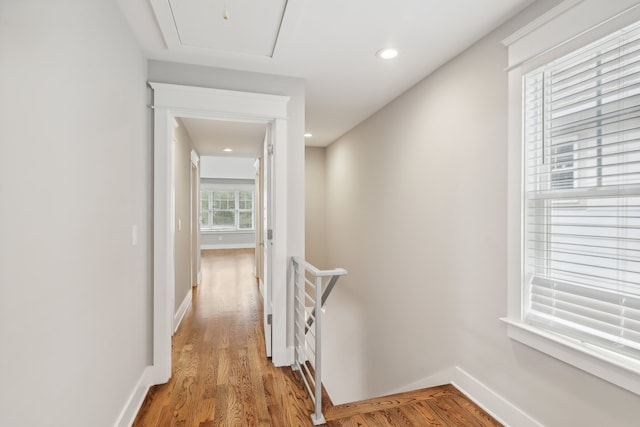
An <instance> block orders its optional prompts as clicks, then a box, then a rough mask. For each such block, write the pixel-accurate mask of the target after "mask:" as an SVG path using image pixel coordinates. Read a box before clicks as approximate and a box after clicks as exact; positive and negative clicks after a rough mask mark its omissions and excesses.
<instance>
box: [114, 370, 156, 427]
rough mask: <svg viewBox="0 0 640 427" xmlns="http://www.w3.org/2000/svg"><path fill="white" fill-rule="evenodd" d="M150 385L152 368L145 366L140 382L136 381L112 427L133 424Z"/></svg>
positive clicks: (126, 426)
mask: <svg viewBox="0 0 640 427" xmlns="http://www.w3.org/2000/svg"><path fill="white" fill-rule="evenodd" d="M152 384H153V375H152V367H151V366H147V367H146V368H145V369H144V371H142V375H141V376H140V380H138V383H137V384H136V385H135V387H134V388H133V391H132V392H131V394H130V395H129V398H128V399H127V403H125V405H124V408H122V411H121V412H120V415H119V416H118V419H117V420H116V422H115V424H114V427H131V424H133V421H134V420H135V419H136V415H138V411H139V410H140V408H141V407H142V403H143V402H144V399H145V397H147V393H148V392H149V388H150V387H151V385H152Z"/></svg>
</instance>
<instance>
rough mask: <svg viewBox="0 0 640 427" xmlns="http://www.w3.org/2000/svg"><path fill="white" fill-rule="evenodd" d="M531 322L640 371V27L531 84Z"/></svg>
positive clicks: (546, 70)
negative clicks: (637, 365)
mask: <svg viewBox="0 0 640 427" xmlns="http://www.w3.org/2000/svg"><path fill="white" fill-rule="evenodd" d="M523 105H524V115H523V118H524V123H523V124H524V127H523V131H524V136H523V139H524V147H523V161H524V170H523V179H524V201H523V203H524V205H523V209H522V212H523V216H524V218H523V223H524V234H523V241H522V246H523V253H524V265H523V270H524V271H523V273H524V283H523V288H522V297H523V313H522V314H523V321H524V322H526V323H527V324H529V325H531V326H533V327H535V328H540V329H542V330H545V331H547V332H549V333H552V334H557V335H559V336H562V337H566V338H569V339H572V340H575V341H576V342H579V343H580V344H581V345H584V346H587V347H592V348H600V349H603V351H606V352H612V353H615V354H618V355H624V356H626V357H630V358H633V359H636V360H640V25H637V24H636V25H634V26H631V27H628V28H626V29H624V30H622V31H619V32H617V33H615V34H612V35H611V36H608V37H605V38H603V39H601V40H599V41H597V42H595V43H592V44H590V45H588V46H586V47H584V48H582V49H580V50H578V51H575V52H573V53H570V54H568V55H565V56H563V57H561V58H559V59H557V60H554V61H552V62H550V63H548V64H546V65H544V66H542V67H540V68H538V69H535V70H533V71H531V72H528V73H527V74H525V75H524V76H523Z"/></svg>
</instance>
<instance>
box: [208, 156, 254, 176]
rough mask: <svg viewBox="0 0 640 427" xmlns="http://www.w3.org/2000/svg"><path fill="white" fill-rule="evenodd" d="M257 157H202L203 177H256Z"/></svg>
mask: <svg viewBox="0 0 640 427" xmlns="http://www.w3.org/2000/svg"><path fill="white" fill-rule="evenodd" d="M255 162H256V159H252V158H246V157H219V156H202V157H200V164H201V166H200V177H201V178H224V179H252V180H253V179H256V168H254V167H253V165H254V163H255Z"/></svg>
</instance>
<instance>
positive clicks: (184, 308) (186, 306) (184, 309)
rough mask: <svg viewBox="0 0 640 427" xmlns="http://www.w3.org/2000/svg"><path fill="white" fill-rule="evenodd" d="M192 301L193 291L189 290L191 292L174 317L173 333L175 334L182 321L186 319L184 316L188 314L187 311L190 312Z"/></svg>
mask: <svg viewBox="0 0 640 427" xmlns="http://www.w3.org/2000/svg"><path fill="white" fill-rule="evenodd" d="M192 300H193V294H192V292H191V290H189V292H187V295H185V297H184V299H183V300H182V303H181V304H180V307H178V310H177V311H176V314H174V316H173V333H174V334H175V333H176V331H177V330H178V328H179V327H180V323H182V319H183V318H184V315H185V314H187V310H189V307H191V301H192Z"/></svg>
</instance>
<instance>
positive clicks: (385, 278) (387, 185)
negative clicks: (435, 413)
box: [323, 1, 640, 427]
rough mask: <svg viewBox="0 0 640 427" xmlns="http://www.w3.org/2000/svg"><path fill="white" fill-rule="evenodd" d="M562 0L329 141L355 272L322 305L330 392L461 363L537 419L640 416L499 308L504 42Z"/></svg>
mask: <svg viewBox="0 0 640 427" xmlns="http://www.w3.org/2000/svg"><path fill="white" fill-rule="evenodd" d="M556 3H557V2H556V1H538V2H536V3H534V4H533V6H532V7H531V8H530V9H528V10H526V11H525V12H523V14H521V15H520V16H518V17H516V18H515V19H514V20H512V21H510V22H509V23H507V24H506V25H505V26H503V27H501V28H500V29H498V30H497V31H495V32H493V33H492V34H490V35H488V36H487V37H486V38H484V39H483V40H481V41H480V42H479V43H477V44H476V45H475V46H473V47H472V48H470V49H469V50H467V51H466V52H464V53H463V54H461V55H459V56H458V57H456V58H455V59H453V60H452V61H451V62H449V63H448V64H446V65H445V66H444V67H442V68H441V69H439V70H438V71H437V72H435V73H433V74H432V75H431V76H429V77H428V78H426V79H425V80H424V81H422V82H420V83H419V84H417V85H416V86H415V87H414V88H412V89H411V90H409V91H408V92H407V93H405V94H404V95H402V96H401V97H399V98H398V99H397V100H396V101H394V102H393V103H391V104H390V105H388V106H386V107H385V108H383V109H382V110H381V111H380V112H378V113H377V114H375V115H374V116H373V117H371V118H370V119H368V120H367V121H365V122H363V123H362V124H361V125H360V126H358V127H357V128H355V129H354V130H352V131H351V132H349V133H348V134H346V135H345V136H344V137H342V138H340V139H339V140H338V141H337V142H336V143H334V144H333V145H331V146H330V147H329V148H328V150H327V176H328V187H327V194H328V198H327V208H328V215H327V221H328V223H327V226H328V230H329V234H328V241H329V247H330V248H331V251H329V263H330V264H332V265H339V266H341V267H344V268H346V269H348V270H349V275H348V276H347V277H346V278H345V280H344V281H343V282H341V284H340V285H338V288H337V291H336V293H334V294H333V295H332V300H331V301H329V303H328V304H327V313H326V317H325V318H327V319H331V320H328V321H326V323H325V335H324V336H325V338H327V341H328V343H327V344H326V347H325V348H327V347H330V348H332V351H339V352H340V354H339V357H338V356H335V355H332V356H331V357H333V358H334V359H335V360H332V361H331V362H330V363H329V364H328V366H326V367H325V369H324V371H323V372H324V373H326V374H327V375H328V376H329V378H328V379H329V380H330V382H331V383H327V384H326V385H327V389H328V391H329V394H331V395H332V397H333V394H334V390H338V393H340V394H342V395H345V394H347V393H346V391H348V392H349V394H350V396H348V397H365V396H372V395H376V394H382V393H387V392H389V391H393V390H395V389H398V388H403V387H405V386H406V385H409V384H411V383H414V382H415V383H414V384H417V385H420V384H428V383H429V382H430V381H431V379H432V378H431V377H432V376H434V375H435V376H436V377H439V376H440V377H442V375H441V374H442V373H445V374H446V373H447V372H450V371H451V369H452V368H453V367H454V366H457V367H459V368H461V369H463V370H464V371H466V372H467V373H468V374H470V375H471V376H473V377H475V378H476V379H477V380H479V381H480V382H481V383H482V384H483V385H484V386H486V387H488V388H489V389H491V390H493V391H494V392H496V393H497V394H498V395H500V396H502V397H503V398H505V399H507V400H508V401H510V402H511V403H512V404H514V405H515V406H516V407H517V408H520V409H521V410H523V411H524V412H525V413H527V414H529V415H530V416H532V417H533V418H534V419H536V420H538V421H539V422H540V423H542V424H543V425H545V426H550V427H553V426H557V427H572V426H575V427H578V426H580V427H583V426H596V425H606V426H617V427H622V426H636V425H638V407H640V396H637V395H634V394H632V393H630V392H627V391H625V390H622V389H620V388H618V387H616V386H613V385H611V384H610V383H607V382H605V381H603V380H600V379H598V378H596V377H593V376H592V375H589V374H586V373H584V372H582V371H580V370H578V369H576V368H573V367H571V366H568V365H566V364H564V363H562V362H560V361H558V360H556V359H553V358H551V357H548V356H546V355H544V354H542V353H539V352H537V351H535V350H533V349H530V348H528V347H526V346H523V345H521V344H518V343H517V342H514V341H512V340H510V339H509V338H507V336H506V332H505V326H504V325H503V324H502V323H501V322H500V321H499V320H498V318H499V317H502V316H504V315H505V314H506V310H507V283H506V272H507V264H506V258H507V225H506V220H507V217H506V214H507V210H506V207H507V74H506V72H505V70H504V69H505V66H506V63H507V53H506V49H505V48H504V47H503V46H502V45H501V44H500V40H502V39H503V38H504V37H506V36H507V35H509V34H511V33H512V32H513V31H515V30H516V29H517V28H519V27H520V26H522V25H524V24H525V23H527V22H529V21H530V20H532V19H534V18H535V17H536V16H539V15H540V14H542V13H543V12H544V11H546V10H548V9H549V8H550V7H551V6H552V5H554V4H556ZM336 300H338V301H336ZM353 311H356V312H359V313H361V315H360V316H359V318H360V319H361V322H360V324H358V323H357V322H356V324H355V326H354V322H353V319H352V317H353V316H352V315H351V314H350V313H352V312H353ZM356 320H357V319H356ZM347 334H349V335H348V336H349V337H352V338H353V339H352V340H349V339H347ZM338 344H339V345H341V346H342V347H339V345H338ZM340 358H342V359H343V360H344V362H343V363H340V362H339V359H340ZM445 376H446V375H445ZM345 389H346V391H345ZM341 397H343V396H341ZM497 415H500V414H497ZM514 427H517V426H516V425H515V424H514Z"/></svg>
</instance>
